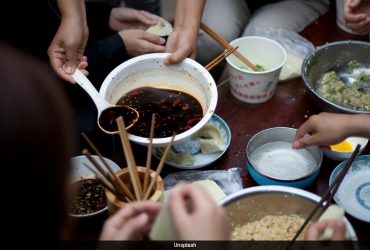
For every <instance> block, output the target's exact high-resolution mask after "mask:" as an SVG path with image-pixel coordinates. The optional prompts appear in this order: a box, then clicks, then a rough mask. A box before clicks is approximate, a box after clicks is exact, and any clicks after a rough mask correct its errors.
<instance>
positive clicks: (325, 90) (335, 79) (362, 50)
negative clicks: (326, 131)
mask: <svg viewBox="0 0 370 250" xmlns="http://www.w3.org/2000/svg"><path fill="white" fill-rule="evenodd" d="M369 53H370V44H369V43H365V42H361V41H340V42H334V43H328V44H326V45H324V46H322V47H320V48H318V49H317V50H316V51H314V52H313V53H312V54H310V55H308V56H307V57H306V58H305V60H304V62H303V65H302V78H303V80H304V83H305V85H306V87H307V89H308V94H309V96H310V97H311V99H312V101H313V102H314V103H315V104H316V106H318V107H319V108H321V109H322V110H324V111H329V112H345V113H367V114H370V58H369V57H368V56H367V55H368V54H369Z"/></svg>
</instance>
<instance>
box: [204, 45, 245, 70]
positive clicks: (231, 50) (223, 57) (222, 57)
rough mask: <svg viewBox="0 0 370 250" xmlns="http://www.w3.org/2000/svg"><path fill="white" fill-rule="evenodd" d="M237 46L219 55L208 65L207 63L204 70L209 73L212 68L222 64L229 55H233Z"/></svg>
mask: <svg viewBox="0 0 370 250" xmlns="http://www.w3.org/2000/svg"><path fill="white" fill-rule="evenodd" d="M238 48H239V46H237V47H235V48H233V47H232V48H231V49H226V51H224V52H223V53H222V54H221V55H219V56H217V57H216V58H215V59H213V60H212V61H211V62H210V63H208V64H207V65H206V66H205V68H206V70H208V71H210V70H211V69H212V68H213V67H215V66H216V65H217V64H219V63H220V62H222V60H224V59H225V58H226V57H228V56H229V55H230V54H231V53H233V52H234V51H235V50H237V49H238Z"/></svg>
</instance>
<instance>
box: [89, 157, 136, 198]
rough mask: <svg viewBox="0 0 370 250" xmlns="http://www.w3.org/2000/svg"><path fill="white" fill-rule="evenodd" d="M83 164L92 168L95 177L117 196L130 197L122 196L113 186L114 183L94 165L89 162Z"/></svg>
mask: <svg viewBox="0 0 370 250" xmlns="http://www.w3.org/2000/svg"><path fill="white" fill-rule="evenodd" d="M83 165H84V166H85V167H86V168H87V169H88V170H90V171H91V172H92V173H93V174H94V175H95V177H96V178H97V179H98V180H99V181H100V182H101V184H102V185H103V186H104V187H105V188H106V189H108V190H109V191H110V192H111V193H112V194H114V195H115V196H116V197H118V198H119V199H120V200H122V201H123V200H127V201H129V200H128V198H127V197H126V196H122V195H121V194H120V193H119V192H118V191H117V190H116V189H115V188H114V187H113V186H112V184H111V183H110V182H109V181H108V180H106V179H105V178H104V177H103V176H102V175H101V174H99V173H98V172H97V171H96V170H95V169H94V168H93V167H91V166H89V165H88V164H87V163H85V162H84V163H83Z"/></svg>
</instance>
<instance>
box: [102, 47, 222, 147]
mask: <svg viewBox="0 0 370 250" xmlns="http://www.w3.org/2000/svg"><path fill="white" fill-rule="evenodd" d="M168 55H169V54H166V53H153V54H147V55H143V56H138V57H135V58H132V59H130V60H128V61H126V62H124V63H122V64H121V65H119V66H118V67H117V68H115V69H114V70H113V71H112V72H111V73H110V74H109V75H108V76H107V78H106V79H105V80H104V82H103V84H102V86H101V88H100V91H99V93H100V95H102V97H103V98H105V99H106V100H107V101H108V102H109V103H112V104H123V105H129V106H130V107H133V108H135V109H136V110H137V111H138V112H139V114H140V118H139V120H138V122H137V123H136V124H135V125H134V126H133V127H132V128H130V129H129V130H128V133H129V139H130V140H131V141H133V142H136V143H138V144H142V145H147V144H148V143H149V140H148V137H149V131H150V123H151V117H152V113H155V114H156V119H157V122H156V127H155V131H154V139H153V145H154V146H165V145H166V144H168V143H169V142H170V140H171V137H172V135H173V134H174V133H176V138H175V142H178V141H181V140H183V139H185V138H188V137H190V136H191V135H192V134H193V133H195V132H196V131H198V130H199V129H200V128H202V127H203V126H204V125H205V124H206V123H207V122H208V120H209V119H210V118H211V117H212V114H213V113H214V111H215V109H216V105H217V99H218V94H217V87H216V84H215V81H214V79H213V78H212V76H211V74H210V73H209V72H208V71H207V70H206V69H205V68H204V67H203V66H202V65H200V64H199V63H197V62H195V61H194V60H192V59H189V58H187V59H185V60H183V61H182V62H181V63H179V64H176V65H170V66H167V65H165V64H164V59H165V58H166V57H167V56H168Z"/></svg>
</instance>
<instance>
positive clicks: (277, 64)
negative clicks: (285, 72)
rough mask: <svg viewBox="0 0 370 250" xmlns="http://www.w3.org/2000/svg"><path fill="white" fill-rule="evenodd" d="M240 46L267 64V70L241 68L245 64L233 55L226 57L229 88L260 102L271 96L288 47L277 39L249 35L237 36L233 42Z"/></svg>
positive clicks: (243, 97)
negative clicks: (284, 46) (256, 70)
mask: <svg viewBox="0 0 370 250" xmlns="http://www.w3.org/2000/svg"><path fill="white" fill-rule="evenodd" d="M230 45H231V46H233V47H236V46H239V49H238V51H239V52H240V53H241V54H242V55H244V56H245V57H246V58H248V59H249V60H250V61H251V62H252V63H254V64H255V65H256V64H259V65H261V66H263V67H264V68H265V70H264V71H258V72H254V71H252V70H249V69H244V68H241V66H242V65H244V64H243V63H242V62H241V61H240V60H239V59H237V58H236V57H235V56H234V55H230V56H228V57H227V58H226V61H227V65H228V66H227V68H228V72H229V78H230V90H231V93H232V94H233V96H235V97H236V98H237V99H239V100H241V101H243V102H247V103H261V102H266V101H267V100H269V99H270V98H271V97H272V96H273V95H274V93H275V89H276V86H277V83H278V81H279V76H280V72H281V69H282V67H283V65H284V64H285V62H286V59H287V54H286V51H285V49H284V48H283V47H282V46H281V45H280V44H279V43H277V42H275V41H274V40H271V39H268V38H265V37H259V36H247V37H241V38H238V39H236V40H234V41H232V42H231V43H230Z"/></svg>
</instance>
